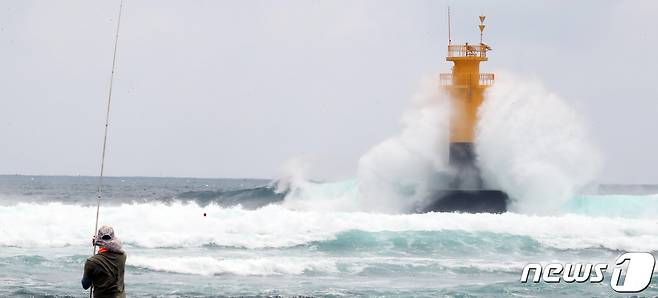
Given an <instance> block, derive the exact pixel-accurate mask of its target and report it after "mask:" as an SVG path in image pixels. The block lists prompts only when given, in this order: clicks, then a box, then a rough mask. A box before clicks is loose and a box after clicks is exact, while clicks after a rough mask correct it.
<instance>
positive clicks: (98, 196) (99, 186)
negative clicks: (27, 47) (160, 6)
mask: <svg viewBox="0 0 658 298" xmlns="http://www.w3.org/2000/svg"><path fill="white" fill-rule="evenodd" d="M122 10H123V0H121V1H120V2H119V17H118V18H117V30H116V35H115V37H114V53H113V56H112V73H111V75H110V86H109V91H108V94H107V110H106V112H105V130H104V132H103V150H102V153H101V169H100V174H99V175H98V184H97V185H96V224H95V225H94V235H96V231H98V215H99V214H100V209H101V196H102V194H103V171H104V170H105V151H106V150H105V149H106V148H107V129H108V127H109V126H110V104H111V103H112V85H113V83H114V69H115V65H116V60H117V45H118V43H119V29H120V28H121V11H122ZM95 254H96V245H92V256H93V255H95ZM93 292H94V287H93V286H92V287H91V288H90V289H89V297H91V296H92V294H93Z"/></svg>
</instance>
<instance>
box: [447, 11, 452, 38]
mask: <svg viewBox="0 0 658 298" xmlns="http://www.w3.org/2000/svg"><path fill="white" fill-rule="evenodd" d="M451 43H452V36H451V35H450V6H448V45H450V44H451Z"/></svg>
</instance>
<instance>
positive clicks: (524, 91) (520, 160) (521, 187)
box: [476, 73, 600, 213]
mask: <svg viewBox="0 0 658 298" xmlns="http://www.w3.org/2000/svg"><path fill="white" fill-rule="evenodd" d="M479 118H480V120H479V122H478V126H477V134H476V150H477V154H478V162H479V164H480V168H481V170H482V173H483V176H484V179H485V182H487V183H489V184H490V186H491V187H494V188H501V189H502V190H504V191H505V192H507V193H508V195H510V197H511V203H512V204H511V205H510V206H509V208H510V210H511V211H514V212H521V213H552V212H555V211H557V210H560V208H561V206H562V205H563V204H564V203H565V202H566V201H567V200H569V199H570V198H572V197H573V196H574V195H575V193H576V192H577V191H578V190H579V189H580V188H581V187H583V186H585V185H586V184H587V183H589V182H591V181H592V179H593V178H594V177H595V174H596V172H597V170H598V168H599V164H600V154H599V152H598V150H596V148H595V147H594V146H593V145H592V144H591V142H590V141H589V136H588V132H587V129H586V126H585V124H584V122H583V119H582V117H581V115H580V114H578V113H577V112H576V111H575V110H574V109H573V108H571V107H570V106H569V105H568V103H567V102H566V101H565V100H564V99H562V98H560V97H559V96H557V95H555V94H553V93H550V92H548V91H546V89H545V88H544V87H543V86H542V85H541V84H540V83H539V82H537V81H528V80H524V79H520V78H518V77H514V76H513V75H511V74H507V73H501V75H499V76H498V79H497V81H496V84H495V85H494V86H493V87H491V89H489V90H488V92H487V94H486V100H485V101H484V103H483V104H482V106H481V107H480V111H479Z"/></svg>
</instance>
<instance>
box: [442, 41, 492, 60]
mask: <svg viewBox="0 0 658 298" xmlns="http://www.w3.org/2000/svg"><path fill="white" fill-rule="evenodd" d="M487 50H489V48H488V47H487V45H485V44H479V45H469V44H463V45H449V46H448V57H482V58H486V57H487Z"/></svg>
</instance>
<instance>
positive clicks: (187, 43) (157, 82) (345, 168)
mask: <svg viewBox="0 0 658 298" xmlns="http://www.w3.org/2000/svg"><path fill="white" fill-rule="evenodd" d="M124 1H125V5H124V11H123V13H124V14H123V19H122V27H121V33H120V38H119V54H118V60H117V70H116V76H115V85H114V87H115V88H114V97H113V106H112V114H111V127H110V137H109V140H108V142H109V150H108V157H107V172H106V173H107V174H108V175H114V176H119V175H122V176H186V177H264V178H274V177H276V176H277V175H279V171H280V168H281V166H282V165H283V164H284V163H285V162H286V161H287V160H289V159H291V158H294V157H299V156H307V157H308V156H311V157H313V158H314V160H315V162H316V167H317V168H319V169H320V170H319V173H321V174H320V175H321V176H322V175H323V176H325V177H341V176H349V175H350V174H351V173H353V172H354V169H355V167H356V162H357V160H358V158H359V156H361V154H363V153H364V152H365V151H366V150H368V148H370V147H371V146H372V145H374V144H376V143H378V142H379V141H381V140H383V139H385V138H386V137H387V136H389V135H392V134H394V133H396V132H397V131H398V130H399V118H400V114H401V112H402V111H403V110H404V108H405V106H406V104H407V101H408V99H409V98H410V97H411V96H412V95H413V94H414V92H415V91H416V90H417V88H418V86H419V82H420V80H421V79H422V78H423V77H425V76H428V75H434V74H436V73H438V72H448V71H449V68H450V65H449V64H448V62H446V61H445V52H446V51H445V50H446V43H447V26H446V23H447V21H446V7H447V5H448V4H449V5H450V6H451V9H452V13H453V30H454V31H453V33H454V34H453V41H455V42H464V41H471V42H477V40H478V31H477V22H478V20H477V15H479V14H486V15H487V16H488V18H487V30H486V32H485V39H486V41H487V42H488V43H489V44H490V45H491V46H492V47H493V49H494V51H493V52H492V53H491V54H490V61H489V62H487V63H485V64H484V65H483V66H482V69H483V70H484V71H492V72H495V71H496V70H507V71H511V72H514V73H517V74H520V75H522V76H526V77H532V78H537V79H539V80H541V81H542V82H543V83H544V84H545V86H546V88H547V89H548V90H550V91H551V92H554V93H556V94H558V95H560V96H561V97H563V98H565V99H567V100H568V101H570V102H573V106H574V107H576V108H577V109H578V110H579V111H580V112H581V113H582V114H583V117H585V119H586V122H587V123H588V124H589V126H590V130H591V131H592V138H593V140H594V142H596V144H597V145H598V146H599V147H600V148H601V150H602V151H603V154H604V157H605V167H604V169H603V172H602V173H601V179H600V180H601V181H602V182H626V183H658V170H657V168H658V154H657V152H658V137H657V136H658V117H657V116H658V75H657V73H658V72H657V71H658V51H657V49H658V33H657V31H656V29H655V28H656V25H655V23H656V20H655V15H656V12H658V2H656V1H591V2H587V1H469V2H465V1H380V0H373V1H163V0H157V1H156V0H152V1H145V0H124ZM0 3H1V9H0V49H1V52H0V53H1V55H0V140H1V143H0V144H1V145H0V173H2V174H15V173H20V174H64V175H77V174H82V175H95V174H97V171H98V166H99V159H100V147H101V141H102V132H103V121H104V109H105V104H106V97H107V86H108V83H109V75H110V68H111V62H112V47H113V42H114V40H113V33H114V29H115V25H116V16H117V10H118V5H119V1H118V0H112V1H110V0H104V1H88V0H84V1H49V0H42V1H25V0H3V1H1V2H0Z"/></svg>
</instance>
